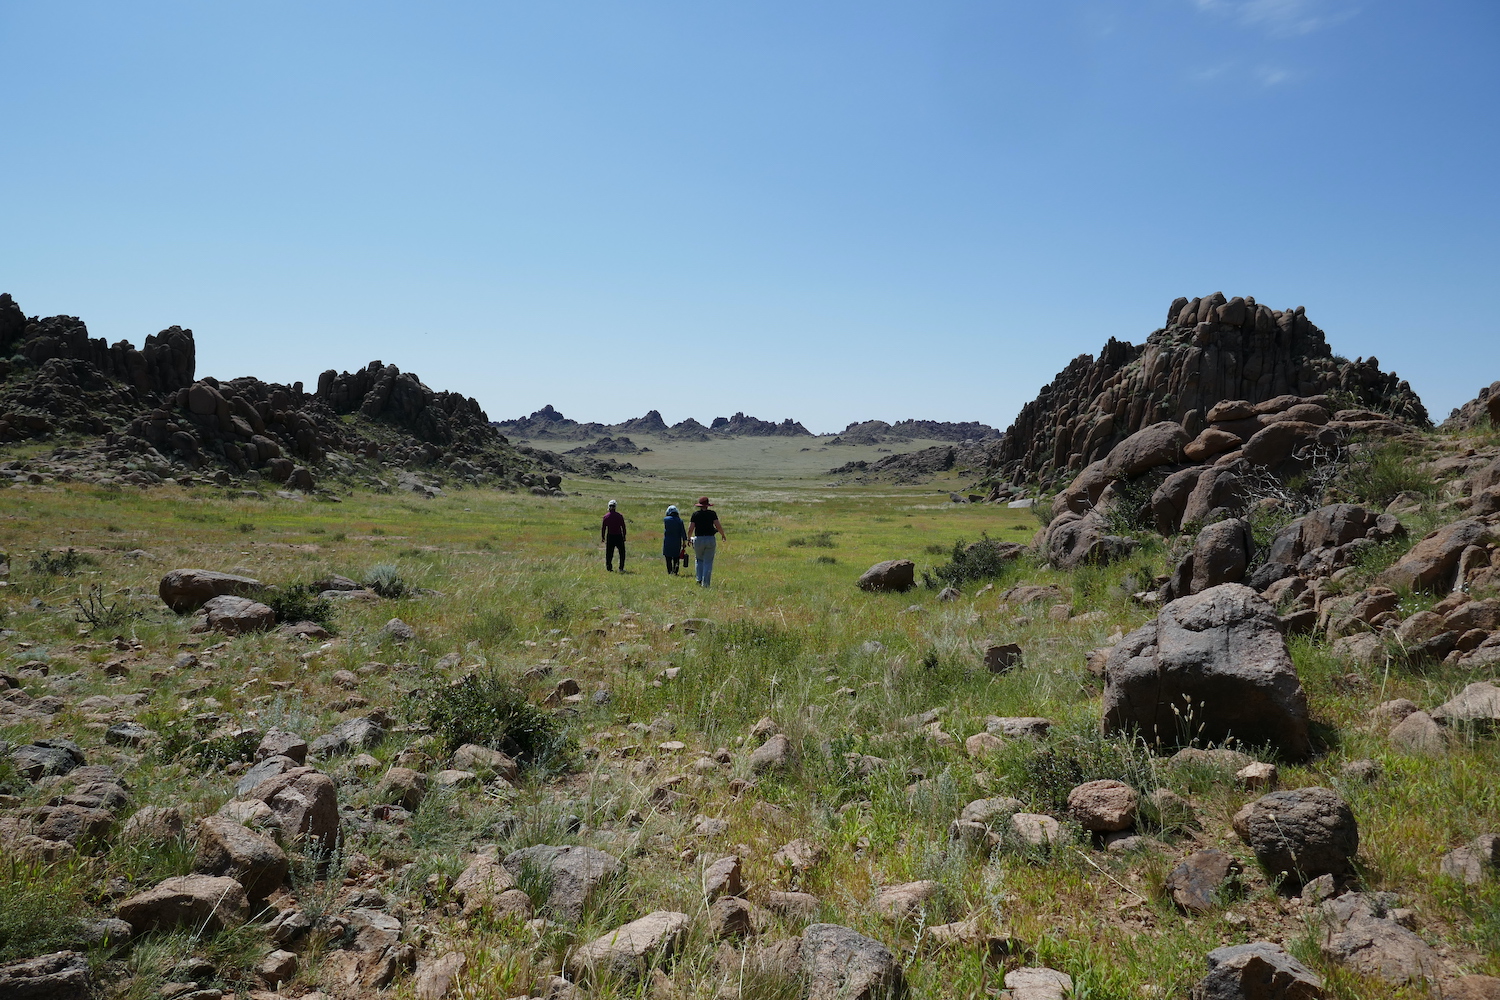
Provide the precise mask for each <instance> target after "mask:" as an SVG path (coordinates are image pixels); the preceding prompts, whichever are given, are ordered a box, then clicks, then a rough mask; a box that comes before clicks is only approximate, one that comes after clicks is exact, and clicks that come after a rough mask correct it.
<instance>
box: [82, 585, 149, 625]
mask: <svg viewBox="0 0 1500 1000" xmlns="http://www.w3.org/2000/svg"><path fill="white" fill-rule="evenodd" d="M73 606H74V607H75V608H77V609H78V614H76V615H74V616H73V618H74V620H75V621H77V622H78V624H80V625H87V626H88V627H89V631H91V632H99V631H106V632H109V631H114V630H116V629H121V628H124V627H125V626H126V625H128V624H130V623H131V622H133V621H135V620H136V619H137V618H140V617H141V612H140V610H138V609H136V608H132V607H131V606H130V605H129V604H126V603H122V602H120V601H115V602H114V603H113V604H109V603H106V602H105V600H104V587H103V586H102V585H100V584H97V583H96V584H94V585H93V586H92V587H90V588H89V589H88V591H87V592H86V593H84V594H83V595H82V596H80V597H75V598H73Z"/></svg>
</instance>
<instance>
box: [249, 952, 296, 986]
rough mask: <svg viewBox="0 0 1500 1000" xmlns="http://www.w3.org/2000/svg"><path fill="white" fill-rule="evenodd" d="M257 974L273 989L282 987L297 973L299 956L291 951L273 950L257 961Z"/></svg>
mask: <svg viewBox="0 0 1500 1000" xmlns="http://www.w3.org/2000/svg"><path fill="white" fill-rule="evenodd" d="M255 974H256V975H257V976H259V977H260V980H261V982H263V983H265V984H266V985H267V986H269V987H270V988H271V989H273V990H276V989H280V988H281V984H282V983H285V982H290V981H291V979H292V977H293V976H295V975H296V974H297V956H296V954H295V953H294V952H290V951H281V950H279V949H278V950H277V951H273V952H271V953H270V954H269V955H267V956H266V957H265V958H263V959H261V960H260V961H259V962H257V963H255Z"/></svg>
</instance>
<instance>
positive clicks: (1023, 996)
mask: <svg viewBox="0 0 1500 1000" xmlns="http://www.w3.org/2000/svg"><path fill="white" fill-rule="evenodd" d="M1005 988H1006V989H1008V990H1010V996H1011V1000H1066V998H1067V996H1068V994H1069V993H1072V992H1073V977H1072V976H1070V975H1068V974H1067V973H1066V972H1058V971H1057V970H1056V969H1046V968H1035V967H1022V968H1019V969H1015V970H1013V971H1011V972H1007V973H1006V974H1005Z"/></svg>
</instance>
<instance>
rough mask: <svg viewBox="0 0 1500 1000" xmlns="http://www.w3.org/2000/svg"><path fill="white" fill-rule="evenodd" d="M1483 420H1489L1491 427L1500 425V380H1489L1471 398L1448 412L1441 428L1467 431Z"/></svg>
mask: <svg viewBox="0 0 1500 1000" xmlns="http://www.w3.org/2000/svg"><path fill="white" fill-rule="evenodd" d="M1485 420H1489V423H1490V426H1491V427H1500V382H1491V383H1490V384H1489V385H1487V386H1485V387H1484V388H1483V389H1480V390H1479V394H1478V395H1477V396H1475V397H1474V398H1473V399H1471V400H1469V401H1468V402H1467V403H1465V404H1464V405H1463V406H1460V407H1458V408H1457V409H1455V410H1454V411H1453V412H1452V413H1449V414H1448V419H1447V420H1444V421H1443V425H1442V429H1443V430H1445V431H1469V430H1473V429H1474V428H1476V427H1478V426H1479V425H1480V424H1482V423H1483V422H1484V421H1485Z"/></svg>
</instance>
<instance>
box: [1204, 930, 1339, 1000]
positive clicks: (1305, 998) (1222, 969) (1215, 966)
mask: <svg viewBox="0 0 1500 1000" xmlns="http://www.w3.org/2000/svg"><path fill="white" fill-rule="evenodd" d="M1323 995H1324V994H1323V980H1321V979H1319V978H1318V976H1317V975H1316V974H1315V973H1314V972H1313V971H1312V970H1311V969H1309V968H1308V967H1307V966H1305V965H1303V964H1302V963H1301V962H1299V961H1297V960H1296V959H1295V958H1293V957H1292V956H1291V955H1288V954H1287V953H1286V950H1285V949H1283V948H1282V947H1281V945H1279V944H1273V943H1271V942H1270V941H1256V942H1253V943H1251V944H1237V945H1231V946H1230V947H1227V948H1215V949H1214V950H1213V951H1211V952H1209V953H1208V978H1206V979H1204V980H1203V982H1202V984H1201V985H1200V986H1199V987H1198V992H1196V993H1195V994H1194V996H1195V997H1198V998H1199V1000H1323Z"/></svg>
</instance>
